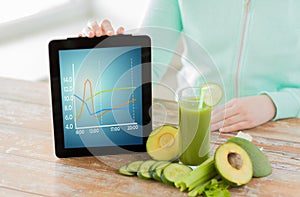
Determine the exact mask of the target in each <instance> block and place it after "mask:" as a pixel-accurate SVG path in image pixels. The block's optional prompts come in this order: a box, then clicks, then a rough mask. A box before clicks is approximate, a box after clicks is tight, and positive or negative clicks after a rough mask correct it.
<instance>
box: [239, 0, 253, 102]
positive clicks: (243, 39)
mask: <svg viewBox="0 0 300 197" xmlns="http://www.w3.org/2000/svg"><path fill="white" fill-rule="evenodd" d="M245 1H246V4H245V14H244V19H243V26H242V33H241V41H240V47H239V50H238V59H237V65H236V70H235V97H239V75H240V67H241V61H242V52H243V48H244V42H245V34H246V28H247V23H248V15H249V8H250V1H251V0H245Z"/></svg>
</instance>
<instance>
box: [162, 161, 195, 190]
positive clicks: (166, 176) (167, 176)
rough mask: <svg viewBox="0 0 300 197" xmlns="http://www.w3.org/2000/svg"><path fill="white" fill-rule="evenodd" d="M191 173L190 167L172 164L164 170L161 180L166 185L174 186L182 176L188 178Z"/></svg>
mask: <svg viewBox="0 0 300 197" xmlns="http://www.w3.org/2000/svg"><path fill="white" fill-rule="evenodd" d="M191 171H192V169H191V168H190V167H189V166H186V165H183V164H178V163H171V164H170V165H168V166H166V167H165V168H164V170H163V173H162V176H161V179H162V181H163V182H164V183H166V184H168V185H173V186H174V182H175V181H177V180H178V179H180V178H181V177H182V176H186V175H187V174H188V173H190V172H191Z"/></svg>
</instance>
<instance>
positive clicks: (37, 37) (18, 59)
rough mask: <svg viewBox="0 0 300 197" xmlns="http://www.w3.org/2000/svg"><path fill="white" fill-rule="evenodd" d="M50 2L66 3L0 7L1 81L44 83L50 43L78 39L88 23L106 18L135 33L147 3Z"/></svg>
mask: <svg viewBox="0 0 300 197" xmlns="http://www.w3.org/2000/svg"><path fill="white" fill-rule="evenodd" d="M53 1H57V2H59V1H67V4H64V5H63V6H57V7H54V8H51V5H48V7H47V5H46V4H45V2H44V1H40V0H26V1H24V2H26V3H24V4H23V5H20V4H18V6H15V5H16V4H17V3H19V2H20V1H19V0H10V3H7V4H3V5H1V8H0V76H1V77H9V78H17V79H24V80H46V79H48V78H49V63H48V43H49V41H50V40H52V39H59V38H66V37H70V36H78V34H79V33H80V32H81V29H82V28H83V27H84V26H85V25H86V23H87V21H88V20H90V19H95V20H99V21H101V20H103V19H104V18H107V19H110V20H111V21H112V23H113V26H115V27H118V26H120V25H122V26H124V27H125V28H126V29H135V28H137V27H138V26H139V25H140V23H141V21H142V18H143V16H144V13H145V10H146V7H147V3H148V0H126V1H124V0H109V1H108V0H69V1H70V3H68V0H53ZM18 9H19V10H18ZM40 9H44V10H42V11H40ZM45 9H46V10H45ZM4 11H5V12H4ZM22 16H23V17H22ZM10 19H14V20H10ZM9 20H10V21H9Z"/></svg>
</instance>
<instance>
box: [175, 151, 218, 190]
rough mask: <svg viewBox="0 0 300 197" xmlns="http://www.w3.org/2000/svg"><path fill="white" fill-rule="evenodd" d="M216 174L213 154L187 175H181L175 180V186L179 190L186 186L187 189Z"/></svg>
mask: <svg viewBox="0 0 300 197" xmlns="http://www.w3.org/2000/svg"><path fill="white" fill-rule="evenodd" d="M216 175H217V171H216V169H215V161H214V158H213V156H211V157H210V158H208V159H207V160H206V161H205V162H203V163H202V164H201V165H200V166H199V167H198V168H196V169H195V170H193V171H192V172H190V173H189V174H188V175H186V176H184V177H182V179H180V180H178V181H177V182H175V186H176V187H177V188H179V187H180V190H181V191H184V190H185V189H187V188H188V190H189V191H191V190H192V189H194V188H195V187H197V186H198V185H201V184H203V183H205V182H207V181H208V180H210V179H212V178H213V177H215V176H216Z"/></svg>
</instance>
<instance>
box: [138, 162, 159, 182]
mask: <svg viewBox="0 0 300 197" xmlns="http://www.w3.org/2000/svg"><path fill="white" fill-rule="evenodd" d="M155 163H156V161H155V160H147V161H144V162H143V163H142V164H141V165H140V168H139V170H138V172H137V175H138V177H140V178H142V179H151V178H152V176H151V174H150V173H149V169H150V167H151V166H152V165H153V164H155Z"/></svg>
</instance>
